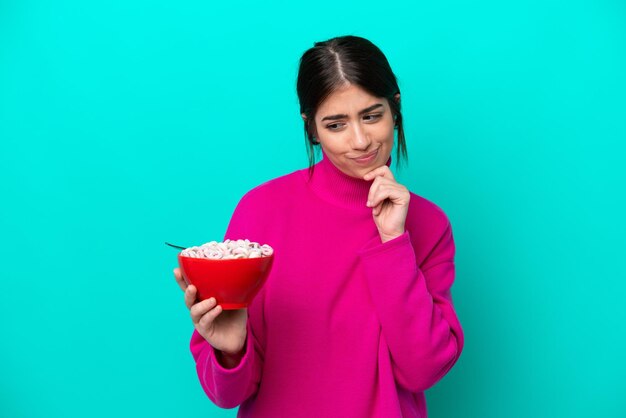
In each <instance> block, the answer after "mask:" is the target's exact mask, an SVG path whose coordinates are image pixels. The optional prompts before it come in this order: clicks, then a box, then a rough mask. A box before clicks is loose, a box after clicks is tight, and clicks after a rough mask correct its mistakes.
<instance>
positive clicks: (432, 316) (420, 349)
mask: <svg viewBox="0 0 626 418" xmlns="http://www.w3.org/2000/svg"><path fill="white" fill-rule="evenodd" d="M437 238H438V239H436V242H435V243H434V246H433V248H432V250H431V251H430V252H429V253H428V256H427V257H426V258H425V260H424V262H423V263H422V265H421V267H418V265H417V263H416V256H415V252H414V248H413V245H412V243H411V237H410V233H409V231H408V230H407V231H405V232H404V234H402V235H401V236H399V237H396V238H395V239H392V240H390V241H387V242H385V243H381V240H380V238H379V237H376V239H372V240H370V241H369V242H368V243H367V244H366V245H365V246H364V247H363V248H362V249H361V251H359V258H360V261H361V263H362V266H363V268H364V272H365V277H366V280H367V283H368V287H369V290H370V293H371V296H372V300H373V303H374V305H375V309H376V311H377V314H378V317H379V320H380V322H381V328H382V333H383V335H384V337H385V339H386V341H387V345H388V347H389V352H390V356H391V359H392V367H393V372H394V377H395V379H396V382H397V383H398V384H399V385H401V386H402V387H404V388H406V389H407V390H409V391H412V392H421V391H425V390H426V389H428V388H430V387H432V386H433V385H434V384H435V383H437V382H438V381H439V380H440V379H441V378H442V377H443V376H444V375H445V374H446V373H447V372H448V371H449V370H450V369H451V368H452V366H453V365H454V364H455V363H456V361H457V360H458V359H459V357H460V355H461V351H462V349H463V342H464V336H463V330H462V328H461V324H460V323H459V320H458V318H457V315H456V313H455V311H454V306H453V304H452V296H451V293H450V288H451V287H452V284H453V282H454V253H455V246H454V239H453V236H452V227H451V225H450V222H449V221H448V222H447V224H446V226H445V228H444V230H443V231H442V232H440V233H439V235H438V236H437Z"/></svg>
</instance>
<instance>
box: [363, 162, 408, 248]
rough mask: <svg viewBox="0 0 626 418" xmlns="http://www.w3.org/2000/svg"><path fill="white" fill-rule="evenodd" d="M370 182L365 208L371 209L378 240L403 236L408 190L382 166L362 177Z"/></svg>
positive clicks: (386, 167) (387, 167) (383, 240)
mask: <svg viewBox="0 0 626 418" xmlns="http://www.w3.org/2000/svg"><path fill="white" fill-rule="evenodd" d="M363 179H364V180H372V179H374V182H373V183H372V185H371V187H370V191H369V195H368V196H367V200H368V203H367V206H368V207H370V208H373V209H372V215H373V216H374V222H375V223H376V227H377V228H378V233H379V234H380V239H381V241H382V242H387V241H389V240H392V239H394V238H397V237H399V236H400V235H402V234H404V223H405V221H406V214H407V212H408V210H409V201H410V200H411V195H410V193H409V190H408V189H407V188H406V187H404V186H403V185H401V184H399V183H398V182H396V179H395V178H394V177H393V174H392V173H391V170H390V169H389V166H387V165H383V166H382V167H378V168H376V169H374V170H372V171H370V172H369V173H367V174H365V175H364V176H363Z"/></svg>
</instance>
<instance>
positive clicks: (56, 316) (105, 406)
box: [0, 0, 626, 418]
mask: <svg viewBox="0 0 626 418" xmlns="http://www.w3.org/2000/svg"><path fill="white" fill-rule="evenodd" d="M625 21H626V4H625V3H624V2H623V1H617V0H614V1H609V0H586V1H567V2H566V1H556V0H548V1H545V0H543V1H538V0H535V1H532V0H531V1H513V2H501V1H450V0H444V1H438V2H427V3H426V2H421V3H415V2H409V1H397V2H379V1H368V0H363V1H359V2H337V1H332V2H327V1H318V2H304V3H299V4H293V3H292V2H286V1H282V2H273V3H271V2H270V3H267V2H262V3H261V2H259V3H256V2H231V3H226V2H222V3H215V4H214V3H209V2H198V1H188V2H164V1H122V0H113V1H107V2H103V1H94V2H79V1H68V0H65V1H61V0H59V1H54V2H52V1H50V2H45V1H34V0H20V1H18V0H3V1H2V2H0V143H1V148H0V149H1V151H0V179H1V182H0V197H1V198H2V203H1V204H0V228H1V232H0V233H1V236H2V240H1V241H2V242H1V244H0V245H1V246H2V248H1V250H2V251H0V257H2V258H1V260H0V261H1V263H2V264H1V265H2V273H1V280H2V289H1V291H0V327H1V328H0V338H1V341H2V342H1V344H0V416H2V417H83V416H90V417H110V416H117V417H131V416H151V417H171V416H215V417H218V416H223V417H233V416H235V414H236V409H232V410H220V409H219V408H217V407H215V406H214V405H213V404H212V403H211V401H210V400H209V399H208V398H207V397H206V395H205V394H204V392H203V391H202V388H201V387H200V384H199V382H198V378H197V376H196V372H195V365H194V363H193V360H192V357H191V354H190V352H189V338H190V336H191V332H192V330H193V326H192V324H191V321H190V318H189V312H188V310H187V309H186V307H185V305H184V303H183V297H182V292H181V291H180V289H179V288H178V286H177V285H176V283H175V281H174V278H173V275H172V269H173V268H174V267H175V266H176V251H175V250H173V249H170V248H168V247H166V246H165V245H164V244H163V242H164V241H170V242H174V243H178V244H181V245H193V244H199V243H203V242H207V241H209V240H213V239H217V240H219V239H221V238H222V237H223V234H224V232H225V230H226V226H227V224H228V220H229V219H230V215H231V214H232V211H233V209H234V207H235V205H236V203H237V202H238V200H239V198H240V197H241V196H242V195H243V194H244V193H245V192H246V191H247V190H249V189H250V188H252V187H254V186H256V185H258V184H260V183H262V182H264V181H266V180H269V179H271V178H274V177H277V176H279V175H283V174H286V173H289V172H291V171H293V170H297V169H300V168H304V167H306V164H307V158H306V151H305V147H304V138H303V133H302V121H301V119H300V115H299V106H298V101H297V96H296V93H295V80H296V72H297V65H298V60H299V58H300V56H301V54H302V53H303V52H304V51H305V50H306V49H308V48H309V47H311V46H312V45H313V42H315V41H321V40H325V39H328V38H330V37H333V36H338V35H346V34H354V35H360V36H364V37H366V38H368V39H370V40H372V41H373V42H374V43H375V44H377V45H378V46H379V47H380V48H381V49H382V50H383V52H384V53H385V54H386V55H387V58H388V59H389V61H390V63H391V65H392V68H393V69H394V71H395V73H396V74H397V76H398V79H399V84H400V89H401V92H402V97H403V99H402V100H403V111H404V120H405V132H406V137H407V142H408V151H409V159H410V163H409V165H408V167H406V168H402V169H401V170H397V171H396V178H397V180H398V181H399V182H400V183H402V184H404V185H406V186H407V187H409V189H410V190H411V191H413V192H415V193H417V194H419V195H421V196H424V197H426V198H427V199H429V200H432V201H433V202H435V203H437V204H438V205H439V206H440V207H442V208H443V209H444V211H445V212H446V213H447V214H448V216H449V218H450V220H451V222H452V225H453V230H454V234H455V240H456V244H457V258H456V266H457V279H456V282H455V285H454V287H453V297H454V301H455V306H456V308H457V312H458V315H459V318H460V320H461V323H462V325H463V327H464V330H465V334H466V346H465V349H464V352H463V355H462V356H461V359H460V360H459V362H458V363H457V365H456V366H455V367H454V368H453V369H452V370H451V372H450V373H449V374H448V375H447V376H445V377H444V379H443V380H441V381H440V382H439V383H438V384H437V385H435V386H434V387H433V388H432V389H430V390H428V391H427V394H426V396H427V400H428V409H429V413H430V416H431V417H433V418H434V417H481V418H484V417H510V418H515V417H520V418H522V417H587V416H597V417H623V416H624V414H625V413H626V401H624V399H626V398H624V387H625V386H624V383H623V378H624V375H625V374H626V366H625V362H624V352H626V338H625V337H624V328H625V327H624V323H625V322H624V321H625V319H626V315H625V314H624V309H623V305H624V302H623V296H622V295H623V292H624V291H625V290H626V285H625V280H624V279H626V277H625V274H624V270H623V260H624V255H625V253H626V252H625V249H626V242H625V236H626V222H625V221H624V217H623V214H624V213H625V207H626V204H625V198H624V194H625V193H624V180H625V179H626V172H625V169H624V167H625V165H626V161H625V160H626V149H625V146H624V143H625V140H626V24H625V23H624V22H625ZM394 156H395V152H394ZM392 169H395V164H394V165H393V166H392ZM329 390H332V388H329Z"/></svg>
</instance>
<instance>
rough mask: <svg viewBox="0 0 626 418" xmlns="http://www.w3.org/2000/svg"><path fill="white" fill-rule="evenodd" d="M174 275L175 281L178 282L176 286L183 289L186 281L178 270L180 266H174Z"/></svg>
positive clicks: (185, 286)
mask: <svg viewBox="0 0 626 418" xmlns="http://www.w3.org/2000/svg"><path fill="white" fill-rule="evenodd" d="M174 277H176V283H178V287H180V289H181V290H182V291H184V290H185V289H186V288H187V282H186V281H185V278H184V277H183V275H182V273H181V272H180V267H176V268H175V269H174Z"/></svg>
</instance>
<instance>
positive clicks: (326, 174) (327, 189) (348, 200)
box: [302, 150, 391, 211]
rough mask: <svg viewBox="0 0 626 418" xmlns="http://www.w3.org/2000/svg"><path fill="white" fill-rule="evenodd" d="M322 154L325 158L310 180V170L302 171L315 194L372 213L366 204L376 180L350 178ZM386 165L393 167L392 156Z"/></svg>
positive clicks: (332, 201) (315, 168)
mask: <svg viewBox="0 0 626 418" xmlns="http://www.w3.org/2000/svg"><path fill="white" fill-rule="evenodd" d="M322 154H323V158H322V159H321V160H320V161H319V162H318V163H317V164H315V165H314V170H313V175H312V176H311V177H310V178H309V169H308V168H306V169H304V170H302V171H303V173H304V175H305V180H306V181H307V184H308V186H309V187H310V188H311V189H312V190H313V192H314V193H315V194H316V195H318V196H319V197H320V198H322V199H324V200H326V201H327V202H329V203H332V204H335V205H338V206H342V207H344V208H348V209H362V210H367V211H371V208H368V207H367V206H365V204H366V203H367V195H368V194H369V191H370V187H371V185H372V182H373V181H374V180H363V179H362V178H356V177H352V176H349V175H347V174H346V173H344V172H343V171H341V170H340V169H339V168H337V167H336V166H335V164H333V162H332V161H330V159H329V158H328V156H326V153H325V152H324V151H323V150H322ZM386 165H387V166H388V167H389V166H390V165H391V156H389V159H388V160H387V163H386Z"/></svg>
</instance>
